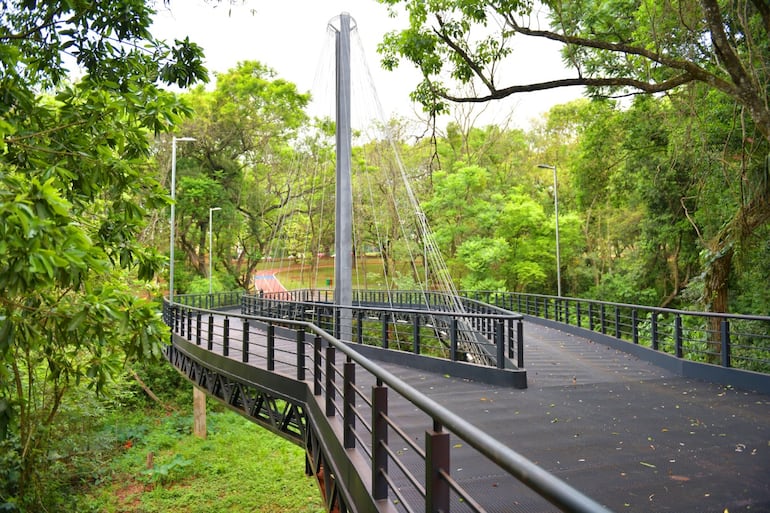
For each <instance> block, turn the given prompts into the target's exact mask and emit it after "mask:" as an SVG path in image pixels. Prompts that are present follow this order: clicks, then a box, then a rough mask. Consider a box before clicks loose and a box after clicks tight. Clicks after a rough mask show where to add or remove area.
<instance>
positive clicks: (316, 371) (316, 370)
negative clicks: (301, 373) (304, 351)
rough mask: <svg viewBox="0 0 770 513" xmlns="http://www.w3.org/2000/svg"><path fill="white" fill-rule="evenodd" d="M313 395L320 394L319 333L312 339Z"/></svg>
mask: <svg viewBox="0 0 770 513" xmlns="http://www.w3.org/2000/svg"><path fill="white" fill-rule="evenodd" d="M313 395H321V335H316V336H315V338H314V339H313Z"/></svg>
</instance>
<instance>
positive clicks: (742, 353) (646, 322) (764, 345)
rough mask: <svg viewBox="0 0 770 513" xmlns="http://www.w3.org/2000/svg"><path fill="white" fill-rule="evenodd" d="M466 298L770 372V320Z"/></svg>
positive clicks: (580, 302) (488, 295)
mask: <svg viewBox="0 0 770 513" xmlns="http://www.w3.org/2000/svg"><path fill="white" fill-rule="evenodd" d="M462 294H464V295H465V296H467V297H470V298H473V299H476V300H478V301H483V302H487V303H490V304H494V305H497V306H499V307H501V308H504V309H508V310H512V311H515V312H520V313H522V314H525V315H529V316H533V317H539V318H543V319H549V320H554V321H556V322H561V323H564V324H568V325H571V326H576V327H579V328H584V329H587V330H590V331H594V332H598V333H602V334H605V335H609V336H612V337H614V338H617V339H619V340H624V341H627V342H630V343H632V344H637V345H642V346H645V347H649V348H651V349H653V350H655V351H659V352H663V353H667V354H670V355H673V356H675V357H676V358H681V359H684V360H691V361H694V362H704V363H711V364H716V365H720V366H722V367H725V368H736V369H742V370H749V371H754V372H761V373H765V374H768V373H770V317H768V316H762V315H741V314H732V313H719V312H694V311H689V310H677V309H671V308H659V307H654V306H642V305H632V304H626V303H613V302H609V301H598V300H594V299H583V298H573V297H557V296H548V295H543V294H525V293H518V292H490V291H466V292H462Z"/></svg>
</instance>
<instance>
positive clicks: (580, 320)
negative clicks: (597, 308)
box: [575, 301, 583, 328]
mask: <svg viewBox="0 0 770 513" xmlns="http://www.w3.org/2000/svg"><path fill="white" fill-rule="evenodd" d="M575 314H576V315H577V327H578V328H582V327H583V318H582V317H581V315H580V314H581V312H580V301H578V303H577V304H576V305H575Z"/></svg>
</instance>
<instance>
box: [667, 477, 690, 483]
mask: <svg viewBox="0 0 770 513" xmlns="http://www.w3.org/2000/svg"><path fill="white" fill-rule="evenodd" d="M668 477H670V478H671V479H673V480H674V481H681V482H685V481H689V480H690V478H689V477H687V476H668Z"/></svg>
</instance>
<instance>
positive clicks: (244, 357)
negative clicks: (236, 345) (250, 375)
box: [241, 319, 249, 362]
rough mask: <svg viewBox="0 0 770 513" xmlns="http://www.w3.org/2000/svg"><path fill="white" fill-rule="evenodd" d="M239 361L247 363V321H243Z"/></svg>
mask: <svg viewBox="0 0 770 513" xmlns="http://www.w3.org/2000/svg"><path fill="white" fill-rule="evenodd" d="M241 361H242V362H248V361H249V320H248V319H244V320H243V346H242V347H241Z"/></svg>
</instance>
